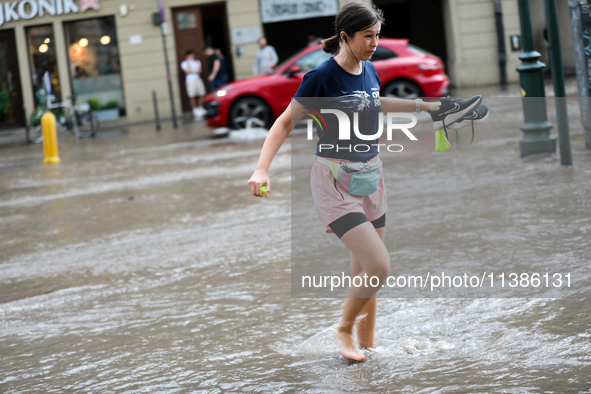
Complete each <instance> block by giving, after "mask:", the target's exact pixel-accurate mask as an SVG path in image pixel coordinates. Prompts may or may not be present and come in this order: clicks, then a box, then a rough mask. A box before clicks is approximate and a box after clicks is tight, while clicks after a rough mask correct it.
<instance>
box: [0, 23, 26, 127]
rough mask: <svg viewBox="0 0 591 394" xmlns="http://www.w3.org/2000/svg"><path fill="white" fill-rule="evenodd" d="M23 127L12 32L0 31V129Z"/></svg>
mask: <svg viewBox="0 0 591 394" xmlns="http://www.w3.org/2000/svg"><path fill="white" fill-rule="evenodd" d="M24 125H25V115H24V111H23V95H22V90H21V78H20V73H19V69H18V61H17V54H16V42H15V39H14V30H12V29H11V30H2V31H0V129H8V128H13V127H21V126H24Z"/></svg>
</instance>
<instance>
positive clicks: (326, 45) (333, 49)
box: [322, 34, 340, 55]
mask: <svg viewBox="0 0 591 394" xmlns="http://www.w3.org/2000/svg"><path fill="white" fill-rule="evenodd" d="M339 41H340V40H339V36H337V35H336V34H335V35H334V36H332V37H330V38H327V39H324V40H322V50H323V51H324V52H326V53H330V54H331V55H334V54H336V53H337V52H338V51H339V49H340V45H339Z"/></svg>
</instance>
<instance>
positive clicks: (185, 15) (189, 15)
mask: <svg viewBox="0 0 591 394" xmlns="http://www.w3.org/2000/svg"><path fill="white" fill-rule="evenodd" d="M176 21H177V22H178V23H177V26H178V29H179V30H186V29H195V28H197V19H196V18H195V13H194V12H179V13H178V14H176Z"/></svg>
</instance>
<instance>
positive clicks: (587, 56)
mask: <svg viewBox="0 0 591 394" xmlns="http://www.w3.org/2000/svg"><path fill="white" fill-rule="evenodd" d="M568 5H569V6H570V18H571V25H572V32H573V44H574V50H575V65H576V69H577V85H578V88H579V104H580V108H581V123H582V124H583V129H584V130H585V147H587V149H591V99H590V98H589V96H590V89H591V85H589V82H590V81H589V78H588V76H587V61H588V60H591V52H589V51H585V44H584V43H583V27H584V26H589V25H591V6H589V5H582V4H581V1H580V0H568ZM583 11H584V12H583ZM583 17H584V19H585V21H584V20H583ZM584 22H589V23H587V24H586V23H584ZM589 28H591V26H589Z"/></svg>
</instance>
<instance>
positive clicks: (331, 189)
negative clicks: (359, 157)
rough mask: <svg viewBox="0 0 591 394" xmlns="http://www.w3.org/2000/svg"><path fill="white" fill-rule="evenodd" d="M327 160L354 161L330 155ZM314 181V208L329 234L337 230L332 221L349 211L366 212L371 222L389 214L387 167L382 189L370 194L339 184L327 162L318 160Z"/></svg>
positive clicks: (313, 172) (313, 170)
mask: <svg viewBox="0 0 591 394" xmlns="http://www.w3.org/2000/svg"><path fill="white" fill-rule="evenodd" d="M325 159H327V160H330V161H334V162H341V161H345V162H347V163H351V161H349V160H343V159H332V158H330V157H325ZM376 160H377V156H376V157H374V158H373V159H371V160H370V161H369V162H370V163H372V162H374V161H376ZM310 184H311V186H312V198H313V199H314V207H315V208H316V212H317V213H318V217H319V218H320V221H321V222H322V225H323V226H324V227H325V229H326V232H327V233H332V232H333V231H332V230H331V229H330V227H329V226H328V225H329V224H330V223H332V222H334V221H335V220H337V219H338V218H340V217H343V216H345V215H346V214H348V213H351V212H360V213H364V214H365V216H367V220H368V221H370V222H371V221H374V220H376V219H378V218H380V217H382V216H383V215H384V214H385V213H386V210H387V205H388V204H387V199H386V184H385V183H384V171H383V170H382V177H381V178H380V184H379V185H378V190H377V191H376V192H375V193H373V194H370V195H369V196H353V195H351V194H349V193H347V192H346V191H345V190H344V189H343V187H342V186H341V185H340V184H339V183H338V182H336V186H335V179H334V177H333V176H332V173H331V172H330V168H328V167H327V166H325V165H324V164H320V163H319V162H318V161H316V162H314V165H313V166H312V178H311V181H310Z"/></svg>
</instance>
